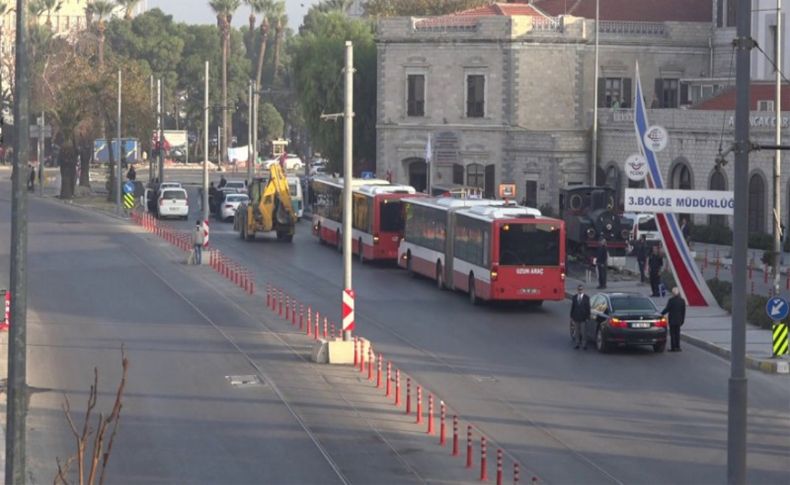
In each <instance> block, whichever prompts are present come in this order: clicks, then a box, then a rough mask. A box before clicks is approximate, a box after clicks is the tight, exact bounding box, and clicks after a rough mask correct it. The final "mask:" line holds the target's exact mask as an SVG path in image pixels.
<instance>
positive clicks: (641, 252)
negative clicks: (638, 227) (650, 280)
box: [634, 234, 650, 283]
mask: <svg viewBox="0 0 790 485" xmlns="http://www.w3.org/2000/svg"><path fill="white" fill-rule="evenodd" d="M649 251H650V248H649V247H648V246H647V239H646V238H645V235H644V234H643V235H642V237H640V238H639V240H638V241H637V242H636V247H634V254H635V255H636V265H637V266H639V282H640V283H644V282H645V279H646V278H645V265H647V257H648V255H649Z"/></svg>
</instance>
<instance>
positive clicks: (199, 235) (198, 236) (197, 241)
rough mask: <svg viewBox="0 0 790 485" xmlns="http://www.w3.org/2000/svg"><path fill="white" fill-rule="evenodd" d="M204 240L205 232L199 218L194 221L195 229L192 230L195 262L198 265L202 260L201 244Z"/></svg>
mask: <svg viewBox="0 0 790 485" xmlns="http://www.w3.org/2000/svg"><path fill="white" fill-rule="evenodd" d="M205 242H206V234H205V230H204V228H203V224H202V223H201V221H200V219H198V220H197V222H196V223H195V230H194V231H193V232H192V244H193V246H194V248H195V264H197V265H200V264H202V262H203V259H202V252H203V244H205Z"/></svg>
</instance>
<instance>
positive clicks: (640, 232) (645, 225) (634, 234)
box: [623, 212, 661, 246]
mask: <svg viewBox="0 0 790 485" xmlns="http://www.w3.org/2000/svg"><path fill="white" fill-rule="evenodd" d="M623 217H625V218H626V219H629V220H631V221H632V222H633V229H631V244H632V245H633V244H634V243H635V242H637V241H638V240H639V239H640V238H641V237H642V236H645V240H646V241H647V244H648V245H649V246H653V245H656V244H660V243H661V235H660V234H659V233H658V226H657V225H656V217H655V215H654V214H638V213H634V212H630V213H625V214H623Z"/></svg>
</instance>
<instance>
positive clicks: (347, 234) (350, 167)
mask: <svg viewBox="0 0 790 485" xmlns="http://www.w3.org/2000/svg"><path fill="white" fill-rule="evenodd" d="M345 75H346V86H345V109H344V111H343V288H344V289H345V290H352V289H353V286H352V284H351V178H352V176H353V171H354V164H353V159H354V153H353V150H354V140H353V138H354V45H353V44H352V42H351V41H349V40H347V41H346V68H345ZM359 250H360V251H361V250H362V248H359ZM343 340H345V341H348V340H351V331H345V329H344V331H343Z"/></svg>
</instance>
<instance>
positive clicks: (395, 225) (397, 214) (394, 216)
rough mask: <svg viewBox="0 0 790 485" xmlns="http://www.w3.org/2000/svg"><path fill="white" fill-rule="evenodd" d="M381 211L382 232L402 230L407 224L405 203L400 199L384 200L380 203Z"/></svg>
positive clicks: (380, 228)
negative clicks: (404, 214)
mask: <svg viewBox="0 0 790 485" xmlns="http://www.w3.org/2000/svg"><path fill="white" fill-rule="evenodd" d="M379 210H380V211H381V223H380V227H379V230H380V231H381V232H402V231H403V228H404V226H405V220H404V218H403V204H401V201H399V200H394V199H392V200H387V199H385V200H383V201H381V204H380V205H379Z"/></svg>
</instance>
